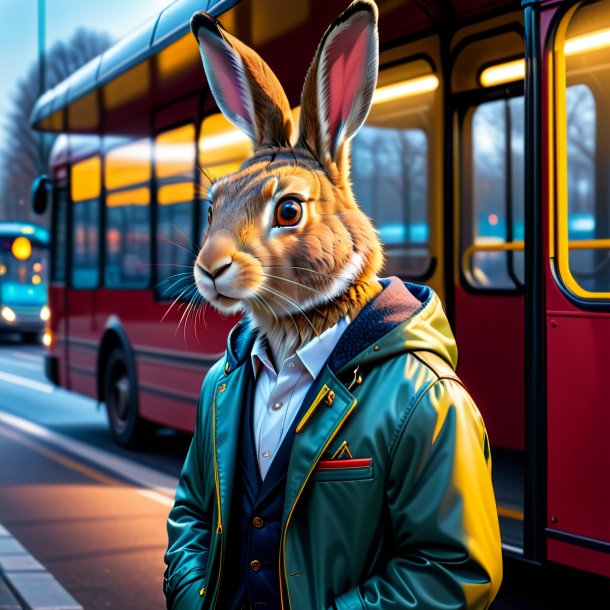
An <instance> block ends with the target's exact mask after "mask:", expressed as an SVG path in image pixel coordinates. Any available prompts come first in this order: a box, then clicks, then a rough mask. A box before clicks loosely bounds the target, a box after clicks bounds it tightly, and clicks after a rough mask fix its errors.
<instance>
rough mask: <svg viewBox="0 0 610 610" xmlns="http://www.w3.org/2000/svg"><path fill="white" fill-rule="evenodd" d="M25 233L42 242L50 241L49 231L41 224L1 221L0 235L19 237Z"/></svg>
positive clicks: (30, 237)
mask: <svg viewBox="0 0 610 610" xmlns="http://www.w3.org/2000/svg"><path fill="white" fill-rule="evenodd" d="M20 235H23V236H24V237H27V238H29V239H31V240H32V241H37V242H40V243H41V244H48V243H49V232H48V231H47V229H45V228H44V227H41V226H40V225H36V224H33V223H31V222H17V221H1V222H0V237H18V236H20Z"/></svg>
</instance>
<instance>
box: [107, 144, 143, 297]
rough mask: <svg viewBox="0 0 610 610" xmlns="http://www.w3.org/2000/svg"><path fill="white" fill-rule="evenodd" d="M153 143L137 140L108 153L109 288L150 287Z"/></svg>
mask: <svg viewBox="0 0 610 610" xmlns="http://www.w3.org/2000/svg"><path fill="white" fill-rule="evenodd" d="M150 168H151V145H150V141H149V140H138V141H136V142H133V143H129V144H126V145H124V146H118V147H116V148H114V149H112V150H111V151H110V152H109V153H108V154H107V155H106V164H105V174H104V182H105V184H106V188H107V189H108V191H107V194H106V210H105V211H106V261H105V269H104V281H105V284H106V286H108V287H109V288H147V287H148V285H149V282H150V276H151V267H150V233H151V226H150V186H149V181H150V175H151V169H150Z"/></svg>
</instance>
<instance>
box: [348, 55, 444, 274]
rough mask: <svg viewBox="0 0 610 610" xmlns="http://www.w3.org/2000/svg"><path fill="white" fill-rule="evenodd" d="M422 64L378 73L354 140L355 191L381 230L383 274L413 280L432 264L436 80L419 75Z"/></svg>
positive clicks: (363, 206)
mask: <svg viewBox="0 0 610 610" xmlns="http://www.w3.org/2000/svg"><path fill="white" fill-rule="evenodd" d="M422 63H423V62H419V63H418V65H417V66H416V68H417V69H418V70H420V72H419V73H418V72H417V71H416V72H415V73H413V70H414V69H415V68H414V66H413V65H412V64H405V65H404V66H399V67H397V68H394V69H392V70H391V71H388V72H387V73H384V72H382V73H381V75H380V87H379V88H378V90H377V93H376V97H375V98H374V100H375V101H374V104H373V107H372V109H371V112H370V114H369V117H368V119H367V122H366V124H365V125H364V126H363V127H362V129H361V130H360V131H359V132H358V134H357V135H356V137H355V138H354V140H353V143H352V174H351V177H352V181H353V185H354V193H355V195H356V199H357V201H358V203H359V204H360V206H361V208H362V209H363V210H364V212H365V213H366V214H367V215H368V216H369V217H370V218H371V219H372V221H373V223H374V224H375V226H376V227H377V229H378V230H379V234H380V237H381V241H382V242H383V245H384V250H385V253H386V265H385V268H384V273H386V274H390V275H400V276H403V277H405V276H407V277H413V278H416V277H421V276H424V275H425V274H426V273H427V272H428V270H429V268H430V264H431V255H430V239H431V235H430V220H429V214H430V201H431V199H432V197H433V193H432V188H431V186H430V176H431V175H432V174H433V170H432V167H431V164H432V163H433V162H434V160H435V157H434V154H433V152H432V145H431V141H432V140H433V126H434V125H435V121H434V117H433V111H434V110H433V108H434V103H435V100H436V99H437V96H436V90H437V87H438V84H439V81H438V78H437V77H436V76H434V75H430V74H427V75H425V74H424V75H422V74H421V65H420V64H422ZM421 83H425V84H426V86H425V87H422V86H421ZM380 92H385V93H386V94H387V95H383V96H382V95H380Z"/></svg>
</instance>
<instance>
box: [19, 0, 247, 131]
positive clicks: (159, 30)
mask: <svg viewBox="0 0 610 610" xmlns="http://www.w3.org/2000/svg"><path fill="white" fill-rule="evenodd" d="M238 2H240V0H175V1H174V2H172V3H171V4H170V5H169V6H167V7H166V8H164V9H163V10H162V11H161V12H160V13H159V14H158V15H157V16H155V17H153V18H152V19H149V20H148V21H147V22H146V23H144V24H143V25H141V26H140V27H139V28H137V29H136V30H134V31H133V32H132V33H131V34H129V35H128V36H125V37H124V38H123V39H121V40H120V41H119V42H117V43H116V44H114V45H113V46H112V47H110V48H109V49H108V50H107V51H105V52H104V53H102V54H101V55H98V56H97V57H96V58H95V59H92V60H91V61H90V62H88V63H87V64H85V65H84V66H82V67H81V68H79V69H78V70H76V71H75V72H74V73H73V74H71V75H70V76H69V77H68V78H66V79H65V80H63V81H62V82H60V83H59V84H58V85H56V86H55V87H53V88H52V89H49V90H48V91H47V92H46V93H45V94H44V95H42V96H41V97H40V99H39V100H38V101H37V102H36V105H35V106H34V110H33V111H32V116H31V117H30V122H31V124H32V127H34V128H35V129H38V130H40V131H66V132H68V131H70V130H69V129H66V126H65V125H63V121H61V120H60V117H59V116H58V113H61V111H62V110H63V109H65V108H67V107H68V106H70V105H71V104H73V103H74V102H76V101H77V100H79V99H81V98H82V97H83V96H85V95H87V94H88V93H91V92H92V91H95V90H97V89H99V88H100V87H102V86H103V85H105V84H107V83H109V82H111V81H112V80H114V79H115V78H116V77H117V76H119V75H121V74H123V73H125V72H126V71H127V70H128V69H129V68H131V67H133V66H134V65H137V64H138V63H140V62H142V61H144V60H145V59H147V58H148V57H150V56H151V55H155V54H156V53H158V52H159V51H160V50H161V49H163V48H165V47H167V46H168V45H170V44H171V43H172V42H174V41H175V40H177V39H178V38H181V37H182V36H184V35H185V34H186V33H188V32H189V23H190V19H191V17H192V15H193V13H195V12H196V11H202V10H205V11H207V12H208V13H210V14H212V15H220V14H221V13H223V12H225V11H227V10H229V9H230V8H231V7H232V6H234V5H235V4H237V3H238Z"/></svg>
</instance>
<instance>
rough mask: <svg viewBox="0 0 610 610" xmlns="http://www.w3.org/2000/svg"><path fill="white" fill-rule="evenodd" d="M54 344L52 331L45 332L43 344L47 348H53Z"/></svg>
mask: <svg viewBox="0 0 610 610" xmlns="http://www.w3.org/2000/svg"><path fill="white" fill-rule="evenodd" d="M52 343H53V334H52V333H51V331H50V330H48V329H47V330H45V331H44V334H43V335H42V344H43V345H44V346H45V347H51V345H52Z"/></svg>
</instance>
